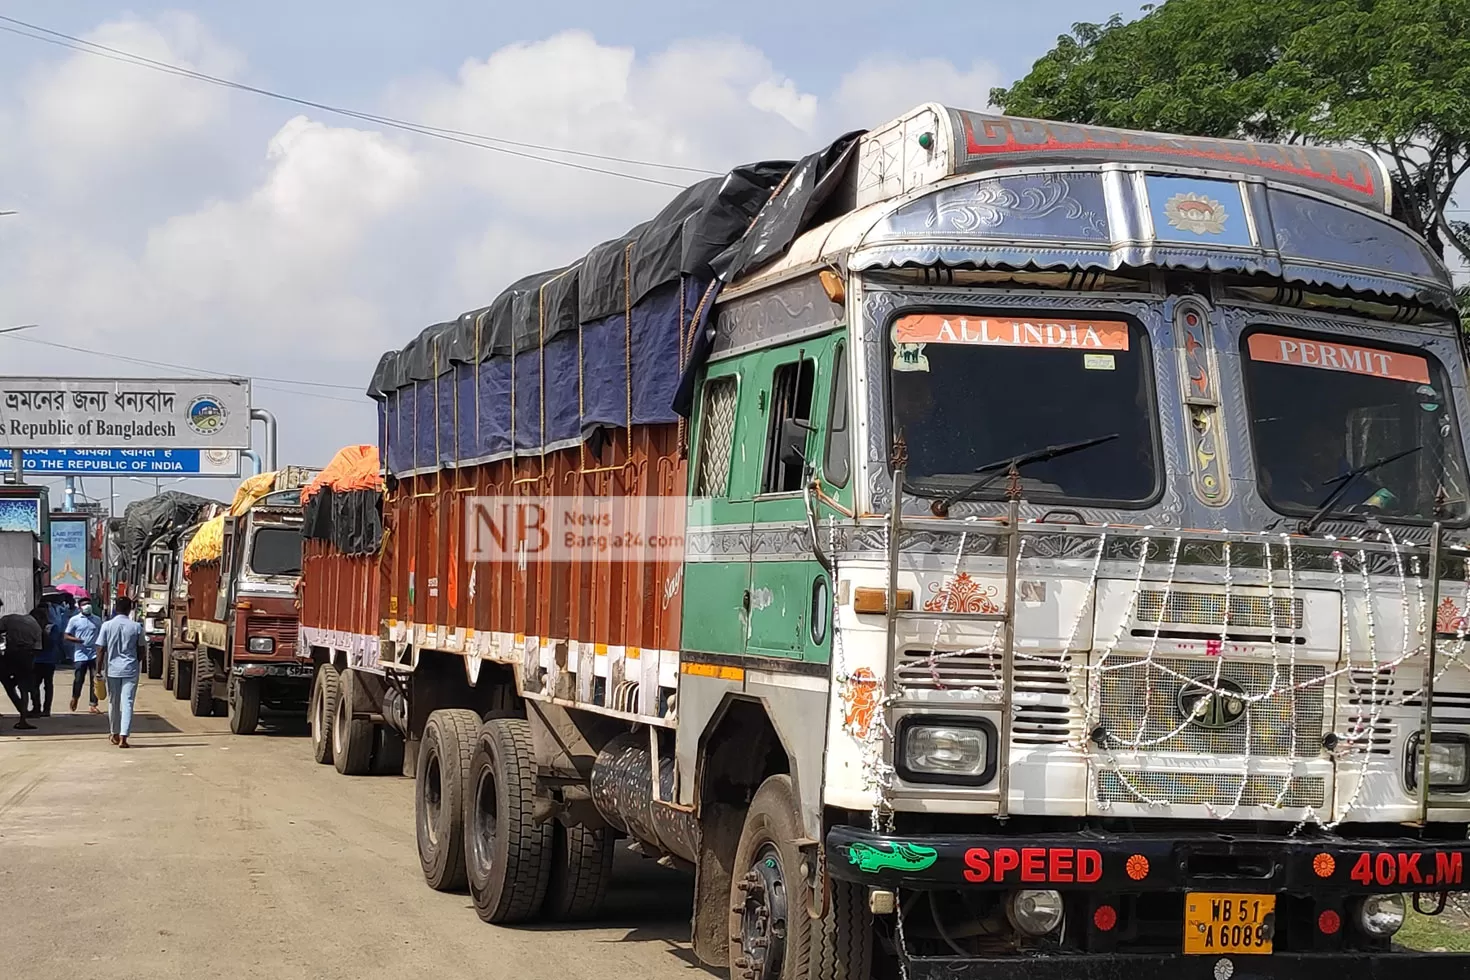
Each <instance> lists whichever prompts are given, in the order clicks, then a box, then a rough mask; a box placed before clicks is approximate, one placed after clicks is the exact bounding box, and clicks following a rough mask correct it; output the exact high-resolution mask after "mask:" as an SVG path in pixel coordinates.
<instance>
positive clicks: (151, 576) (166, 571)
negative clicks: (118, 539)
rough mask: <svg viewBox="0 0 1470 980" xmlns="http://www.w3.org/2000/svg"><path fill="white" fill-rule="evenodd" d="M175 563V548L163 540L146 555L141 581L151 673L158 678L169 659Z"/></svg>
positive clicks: (139, 594)
mask: <svg viewBox="0 0 1470 980" xmlns="http://www.w3.org/2000/svg"><path fill="white" fill-rule="evenodd" d="M173 564H174V553H173V549H172V548H170V547H169V546H168V544H167V543H165V542H160V543H158V544H156V545H154V546H153V547H152V548H150V549H149V550H148V553H147V554H146V555H144V558H143V574H142V578H141V581H140V582H139V584H138V605H139V607H140V609H141V611H142V614H143V633H144V635H146V636H147V637H148V660H147V667H148V676H149V677H150V678H152V679H153V680H158V679H159V678H161V677H163V675H164V665H165V664H166V663H167V662H168V655H167V654H168V650H167V648H168V635H169V615H168V610H169V596H170V585H169V579H170V576H171V573H172V569H173Z"/></svg>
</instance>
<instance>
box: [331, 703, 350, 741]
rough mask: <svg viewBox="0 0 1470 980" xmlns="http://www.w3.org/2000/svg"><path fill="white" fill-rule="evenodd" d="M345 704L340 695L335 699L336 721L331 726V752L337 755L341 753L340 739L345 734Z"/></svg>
mask: <svg viewBox="0 0 1470 980" xmlns="http://www.w3.org/2000/svg"><path fill="white" fill-rule="evenodd" d="M347 723H348V719H347V702H346V700H344V699H343V698H342V697H341V695H338V697H337V720H336V721H335V722H333V724H332V752H333V754H337V753H340V752H343V747H342V739H343V738H345V737H346V734H347Z"/></svg>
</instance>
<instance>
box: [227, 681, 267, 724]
mask: <svg viewBox="0 0 1470 980" xmlns="http://www.w3.org/2000/svg"><path fill="white" fill-rule="evenodd" d="M259 723H260V679H259V678H257V677H236V678H234V679H233V680H232V681H231V683H230V731H231V732H233V733H234V734H236V735H253V734H255V726H256V725H257V724H259Z"/></svg>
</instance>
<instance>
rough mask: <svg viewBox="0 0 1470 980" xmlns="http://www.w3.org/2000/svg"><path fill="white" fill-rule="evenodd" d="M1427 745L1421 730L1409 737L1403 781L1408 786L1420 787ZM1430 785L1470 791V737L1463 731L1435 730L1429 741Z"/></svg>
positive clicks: (1441, 788) (1447, 789) (1454, 791)
mask: <svg viewBox="0 0 1470 980" xmlns="http://www.w3.org/2000/svg"><path fill="white" fill-rule="evenodd" d="M1423 744H1424V742H1423V738H1422V736H1421V733H1419V732H1415V733H1414V734H1413V735H1411V736H1410V737H1409V747H1408V751H1407V752H1405V753H1404V757H1405V763H1404V770H1405V771H1404V781H1405V782H1406V783H1408V784H1409V789H1411V790H1414V789H1418V787H1419V780H1420V778H1421V777H1422V776H1423V774H1424V757H1423V755H1421V754H1420V748H1421V746H1422V745H1423ZM1429 788H1430V789H1435V790H1442V791H1447V792H1451V793H1465V792H1470V739H1467V737H1466V736H1465V735H1464V734H1462V733H1460V732H1435V733H1434V737H1433V738H1431V739H1430V740H1429Z"/></svg>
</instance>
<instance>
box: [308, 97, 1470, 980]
mask: <svg viewBox="0 0 1470 980" xmlns="http://www.w3.org/2000/svg"><path fill="white" fill-rule="evenodd" d="M1399 214H1400V211H1399V209H1398V208H1397V206H1396V201H1395V189H1394V185H1393V183H1392V181H1391V180H1390V175H1389V173H1388V172H1387V170H1386V169H1385V168H1384V166H1383V165H1382V163H1381V161H1380V160H1379V159H1378V158H1377V157H1376V156H1374V155H1372V154H1371V153H1368V152H1364V151H1359V150H1355V149H1345V148H1324V147H1311V146H1276V145H1267V144H1260V143H1251V142H1240V141H1230V140H1215V139H1203V138H1193V137H1180V136H1169V135H1162V134H1145V133H1136V132H1123V131H1118V130H1111V129H1106V128H1099V127H1091V126H1077V125H1063V124H1059V123H1051V122H1046V121H1040V120H1028V119H1018V118H1010V117H1005V116H998V115H992V114H988V113H983V112H972V111H966V110H961V109H954V108H948V107H944V106H940V105H937V104H926V105H923V106H920V107H918V108H916V109H914V110H913V111H911V112H908V113H906V114H904V115H903V116H902V117H900V118H898V119H896V120H894V121H892V122H890V123H888V124H885V125H883V126H880V127H879V128H877V129H873V130H871V131H867V132H863V133H857V134H852V135H850V136H848V137H844V138H843V139H841V140H838V141H837V142H835V143H833V144H832V145H830V146H828V147H826V148H824V149H823V150H821V151H819V152H817V153H815V154H812V155H811V156H808V157H805V158H803V159H801V160H800V161H797V162H796V163H794V164H793V163H768V164H756V165H752V166H748V167H742V168H737V169H736V170H733V171H731V172H730V173H729V174H727V175H725V176H724V177H719V178H713V179H711V180H709V181H706V182H703V183H701V184H697V185H695V186H694V187H691V188H689V189H688V190H686V191H684V192H682V193H680V194H678V195H677V196H675V198H674V199H673V200H672V201H671V202H670V203H669V204H668V205H667V206H666V207H665V208H664V209H663V211H661V212H660V213H659V214H657V215H656V216H654V217H653V218H651V219H650V220H649V221H647V222H645V223H643V224H641V225H639V226H637V227H636V228H635V229H633V230H632V231H630V232H629V233H628V234H627V235H625V236H623V237H621V238H618V239H614V240H612V241H609V242H605V243H603V244H601V245H598V246H597V247H595V248H593V249H592V250H591V251H590V252H588V253H587V254H586V255H585V256H583V257H582V258H580V259H577V260H575V261H572V262H570V263H569V264H567V265H566V266H564V267H562V268H559V269H555V270H552V271H548V272H545V273H541V274H537V275H532V276H528V277H526V278H523V279H521V280H519V281H517V282H516V283H514V284H512V285H511V286H509V287H508V288H506V289H505V290H504V291H503V292H501V293H500V294H498V295H497V296H495V297H494V298H492V299H491V300H490V302H489V303H488V304H487V305H486V306H484V307H482V308H479V309H476V310H471V311H469V312H467V313H465V314H463V315H462V316H459V317H458V318H456V319H454V320H449V321H446V322H443V323H439V324H436V325H433V326H430V327H428V328H427V329H425V330H424V331H422V332H421V333H420V334H419V335H417V336H416V337H415V338H413V339H412V340H410V341H409V342H408V343H407V344H406V345H405V346H404V347H402V348H401V349H398V350H394V351H390V352H388V353H386V354H385V355H384V356H383V357H382V359H381V360H380V362H379V364H378V367H377V369H376V371H375V373H374V376H373V378H372V381H371V383H370V386H369V394H370V396H371V397H372V398H373V399H375V400H376V402H377V407H378V412H379V443H378V460H377V462H376V465H377V466H378V467H380V468H381V482H380V483H377V482H374V481H371V480H366V479H360V480H357V481H356V482H354V484H353V485H352V486H351V487H350V488H348V487H347V486H346V485H344V487H343V489H342V491H341V492H340V493H339V492H338V491H336V490H334V489H332V488H327V489H326V490H324V491H323V492H321V493H319V494H318V499H319V500H323V501H324V502H321V503H318V504H317V505H316V507H317V511H318V512H317V513H316V514H315V515H314V519H313V520H310V521H308V522H307V525H306V528H305V534H306V536H307V545H306V554H307V559H306V563H305V564H306V569H305V573H304V580H303V587H302V619H301V624H302V625H301V639H300V645H301V648H302V650H303V651H309V652H310V655H311V658H312V660H313V662H314V663H316V664H317V665H318V666H317V670H316V680H315V685H314V692H313V696H312V715H311V716H312V720H313V732H312V733H313V744H314V747H315V752H316V758H317V759H318V760H319V761H323V762H326V761H335V760H336V759H337V753H339V752H342V751H344V747H345V751H346V753H347V754H348V755H349V756H350V758H351V760H352V761H351V763H350V764H349V765H347V766H345V767H344V766H343V765H341V764H340V763H338V768H339V769H341V770H342V771H344V772H363V771H370V770H371V768H372V766H371V761H372V753H373V751H374V749H373V746H375V745H376V744H377V740H378V739H379V738H380V737H381V736H380V732H383V731H391V732H392V733H393V734H394V736H396V738H399V739H402V740H403V743H404V749H405V751H404V757H405V766H406V768H411V769H412V771H413V772H414V774H415V797H416V802H415V821H416V838H417V848H418V856H419V859H420V864H421V868H422V872H423V874H424V877H425V879H426V881H427V882H428V884H429V885H430V886H431V887H432V888H435V889H440V890H453V889H457V888H461V887H465V886H467V887H468V889H469V891H470V894H471V896H472V898H473V902H474V906H475V909H476V911H477V912H478V914H479V915H480V917H481V918H482V919H484V920H486V921H488V922H494V923H524V922H537V921H556V920H570V919H577V918H585V917H589V916H592V915H594V914H596V911H597V907H598V904H599V901H600V899H601V897H602V896H603V894H604V892H605V889H606V885H607V881H608V878H609V874H610V871H609V869H610V867H611V863H610V862H611V849H612V847H613V846H614V843H615V842H616V841H618V840H620V839H623V840H627V841H628V842H629V844H630V846H633V847H635V848H636V849H637V850H639V851H640V852H641V853H643V854H645V855H648V856H650V857H654V858H656V859H658V860H659V861H660V862H661V863H665V864H668V865H671V866H675V867H680V868H686V869H689V870H691V871H692V873H693V876H694V901H693V909H692V946H693V952H694V954H695V955H696V956H697V957H698V959H699V960H700V961H701V962H702V963H704V964H706V965H708V966H710V967H714V968H728V969H729V970H730V971H731V974H732V975H733V976H735V977H737V978H740V980H778V978H779V980H795V978H808V980H862V978H867V977H869V976H903V977H906V978H913V980H925V978H934V980H938V978H946V980H955V978H965V977H973V978H975V980H982V978H983V980H1103V978H1116V977H1122V976H1128V977H1130V978H1135V980H1163V978H1168V980H1205V978H1211V980H1231V978H1236V980H1256V978H1278V980H1284V978H1299V977H1307V976H1327V975H1333V976H1339V977H1343V978H1380V977H1390V976H1393V977H1397V976H1410V975H1412V976H1419V977H1425V978H1448V977H1462V976H1465V975H1467V972H1470V959H1467V957H1466V956H1465V955H1464V954H1459V953H1453V952H1440V953H1428V952H1411V951H1406V950H1403V949H1400V948H1398V947H1397V946H1396V944H1395V936H1396V934H1397V933H1398V931H1399V929H1400V928H1401V927H1402V925H1403V924H1404V921H1405V918H1406V915H1407V914H1408V912H1409V909H1410V908H1411V907H1412V908H1413V909H1417V910H1418V911H1419V912H1421V913H1423V914H1426V915H1435V914H1438V913H1440V912H1442V911H1443V910H1444V909H1445V906H1446V902H1447V900H1448V899H1449V898H1450V897H1451V896H1453V895H1456V894H1460V893H1463V892H1464V891H1466V890H1467V883H1466V879H1465V863H1466V857H1467V852H1470V840H1467V822H1470V710H1467V705H1470V671H1467V664H1466V662H1465V660H1464V653H1465V641H1466V637H1467V622H1470V619H1467V617H1470V565H1467V562H1470V551H1467V544H1470V494H1467V477H1466V464H1465V448H1466V446H1465V433H1464V426H1465V424H1466V423H1465V422H1464V421H1462V420H1466V419H1470V401H1467V398H1466V390H1467V389H1466V370H1467V362H1466V356H1465V347H1464V342H1463V339H1462V336H1461V334H1460V332H1459V329H1458V319H1457V312H1456V305H1455V300H1454V295H1453V288H1452V281H1451V277H1450V274H1449V272H1448V271H1447V269H1446V267H1445V266H1444V264H1443V263H1442V262H1441V260H1440V258H1439V257H1438V256H1437V255H1436V254H1435V253H1434V251H1433V250H1432V249H1431V248H1430V247H1429V246H1428V245H1427V244H1426V242H1425V240H1424V238H1423V237H1422V236H1421V235H1420V234H1419V233H1418V232H1417V231H1415V230H1414V229H1413V228H1412V227H1410V226H1409V225H1408V224H1406V223H1405V222H1404V221H1403V220H1401V218H1400V217H1399ZM355 448H356V449H360V448H361V447H355ZM357 455H358V457H359V458H361V457H362V456H363V455H365V452H358V453H357ZM368 465H371V464H368ZM360 475H361V474H359V476H360ZM349 499H350V504H349V503H348V501H349ZM339 503H341V504H343V505H342V506H338V504H339ZM390 754H391V753H390Z"/></svg>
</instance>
